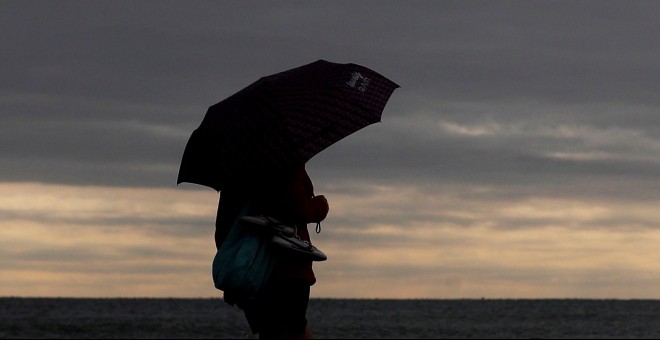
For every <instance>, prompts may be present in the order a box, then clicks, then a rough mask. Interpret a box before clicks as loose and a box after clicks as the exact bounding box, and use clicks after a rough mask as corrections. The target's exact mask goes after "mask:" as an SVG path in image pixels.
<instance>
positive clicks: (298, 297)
mask: <svg viewBox="0 0 660 340" xmlns="http://www.w3.org/2000/svg"><path fill="white" fill-rule="evenodd" d="M309 291H310V287H309V284H308V283H305V282H300V283H287V284H283V283H278V284H274V283H269V284H268V285H267V286H266V287H265V288H264V292H263V295H261V296H260V298H259V299H258V300H257V301H255V302H253V303H251V304H250V306H246V308H243V311H244V312H245V317H246V318H247V321H248V324H249V325H250V328H251V330H252V332H253V333H254V334H257V333H262V334H264V333H268V334H277V333H289V334H301V333H303V332H304V331H305V328H306V327H307V305H308V303H309Z"/></svg>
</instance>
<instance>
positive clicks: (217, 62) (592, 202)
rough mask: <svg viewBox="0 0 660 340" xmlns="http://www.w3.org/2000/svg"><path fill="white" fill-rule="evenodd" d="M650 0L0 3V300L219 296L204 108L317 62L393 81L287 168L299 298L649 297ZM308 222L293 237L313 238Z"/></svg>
mask: <svg viewBox="0 0 660 340" xmlns="http://www.w3.org/2000/svg"><path fill="white" fill-rule="evenodd" d="M659 12H660V3H659V2H656V1H635V2H627V1H625V2H624V1H467V2H466V1H405V2H404V1H358V2H354V1H313V2H308V1H279V2H263V1H220V2H218V1H158V2H148V1H93V2H89V1H7V0H1V1H0V44H1V45H2V48H1V49H0V65H2V66H1V67H0V79H2V81H0V156H1V157H0V296H69V297H220V296H221V292H219V291H217V290H216V289H215V288H214V287H213V283H212V278H211V274H210V271H211V261H212V259H213V256H214V254H215V246H214V243H213V232H214V220H215V213H216V208H217V202H218V193H217V192H216V191H214V190H213V189H210V188H206V187H202V186H198V185H193V184H185V183H184V184H181V185H178V186H177V185H176V178H177V174H178V167H179V163H180V161H181V156H182V154H183V150H184V147H185V144H186V141H187V139H188V137H189V136H190V134H191V133H192V131H193V130H194V129H195V128H196V127H197V126H198V125H199V124H200V123H201V120H202V118H203V117H204V114H205V112H206V110H207V108H208V107H209V106H211V105H213V104H215V103H217V102H219V101H221V100H222V99H224V98H226V97H228V96H230V95H231V94H233V93H235V92H236V91H238V90H240V89H241V88H243V87H245V86H246V85H248V84H250V83H252V82H253V81H255V80H256V79H258V78H259V77H262V76H266V75H270V74H274V73H277V72H280V71H283V70H287V69H290V68H293V67H297V66H300V65H303V64H307V63H310V62H313V61H315V60H318V59H325V60H329V61H333V62H338V63H357V64H360V65H364V66H367V67H369V68H371V69H373V70H375V71H377V72H379V73H381V74H383V75H384V76H386V77H388V78H389V79H391V80H392V81H394V82H396V83H397V84H399V85H400V86H401V88H399V89H397V90H396V91H395V92H394V93H393V95H392V97H391V99H390V101H389V102H388V104H387V106H386V107H385V110H384V112H383V117H382V122H381V123H377V124H374V125H371V126H369V127H366V128H364V129H362V130H360V131H358V132H357V133H355V134H353V135H351V136H349V137H347V138H346V139H344V140H342V141H340V142H338V143H337V144H335V145H333V146H331V147H330V148H329V149H327V150H325V151H323V152H321V153H320V154H318V155H317V156H315V157H314V158H312V159H311V160H310V161H309V162H308V163H307V170H308V173H309V174H310V177H311V178H312V180H313V182H314V186H315V192H316V194H324V195H325V196H326V197H327V199H328V201H329V204H330V214H329V216H328V218H327V219H326V220H325V221H324V223H323V231H322V232H321V233H320V234H315V233H313V235H312V241H313V243H314V244H315V245H316V246H317V247H318V248H319V249H321V250H322V251H323V252H325V254H326V255H327V256H328V260H327V261H325V262H320V263H315V265H314V270H315V273H316V276H317V278H318V282H317V283H316V284H315V285H314V286H313V287H312V297H313V298H314V297H318V298H322V297H336V298H434V299H435V298H438V299H445V298H482V297H484V298H616V299H640V298H650V299H658V298H660V288H658V287H660V267H659V266H658V263H660V247H658V246H657V245H658V244H659V243H660V222H659V221H660V209H659V208H660V157H659V155H660V118H659V117H660V116H659V115H658V111H659V110H658V109H659V108H660V96H658V93H660V81H658V80H659V76H660V44H659V43H658V39H657V37H658V36H660V21H658V20H657V13H659ZM310 229H313V228H310Z"/></svg>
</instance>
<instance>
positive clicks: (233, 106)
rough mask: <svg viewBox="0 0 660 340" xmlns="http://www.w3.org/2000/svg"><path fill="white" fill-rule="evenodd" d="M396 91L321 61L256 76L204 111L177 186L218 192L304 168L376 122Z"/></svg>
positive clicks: (361, 72) (366, 72)
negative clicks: (245, 179) (243, 180)
mask: <svg viewBox="0 0 660 340" xmlns="http://www.w3.org/2000/svg"><path fill="white" fill-rule="evenodd" d="M398 87H399V86H398V85H397V84H395V83H394V82H392V81H390V80H389V79H387V78H385V77H383V76H382V75H380V74H378V73H376V72H375V71H372V70H370V69H368V68H366V67H364V66H360V65H356V64H338V63H332V62H328V61H325V60H318V61H316V62H313V63H310V64H307V65H303V66H300V67H297V68H294V69H291V70H288V71H284V72H280V73H277V74H274V75H271V76H267V77H263V78H261V79H259V80H257V81H256V82H254V83H252V84H251V85H249V86H248V87H246V88H244V89H242V90H241V91H239V92H237V93H236V94H234V95H232V96H230V97H229V98H227V99H225V100H223V101H221V102H219V103H217V104H215V105H213V106H211V107H209V109H208V111H207V112H206V115H205V117H204V120H203V121H202V123H201V125H200V126H199V127H198V128H197V129H196V130H195V131H194V132H193V133H192V135H191V136H190V139H189V140H188V143H187V145H186V149H185V151H184V154H183V158H182V160H181V165H180V168H179V177H178V180H177V183H181V182H189V183H195V184H201V185H204V186H208V187H211V188H214V189H216V190H218V191H219V190H222V188H223V186H224V185H225V184H226V183H227V182H229V181H232V180H236V179H237V178H240V177H241V176H244V175H245V174H255V175H258V174H259V173H260V172H262V171H263V172H264V173H265V172H268V171H270V170H276V169H282V168H285V167H287V166H291V165H294V164H297V163H304V162H307V161H308V160H309V159H310V158H312V157H313V156H314V155H316V154H318V153H319V152H320V151H322V150H324V149H326V148H327V147H329V146H330V145H332V144H334V143H336V142H337V141H339V140H341V139H342V138H344V137H346V136H348V135H350V134H352V133H353V132H355V131H357V130H359V129H361V128H363V127H365V126H368V125H370V124H373V123H376V122H380V120H381V115H382V112H383V109H384V107H385V104H386V103H387V101H388V100H389V98H390V96H391V95H392V92H393V91H394V90H395V89H396V88H398Z"/></svg>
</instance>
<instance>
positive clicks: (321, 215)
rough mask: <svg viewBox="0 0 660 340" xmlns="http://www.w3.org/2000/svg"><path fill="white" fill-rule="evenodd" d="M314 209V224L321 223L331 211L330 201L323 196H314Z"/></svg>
mask: <svg viewBox="0 0 660 340" xmlns="http://www.w3.org/2000/svg"><path fill="white" fill-rule="evenodd" d="M312 209H313V211H314V222H321V221H323V220H324V219H325V218H326V217H327V216H328V212H329V211H330V206H329V205H328V200H327V199H326V198H325V196H323V195H318V196H314V197H313V198H312Z"/></svg>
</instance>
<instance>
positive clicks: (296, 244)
mask: <svg viewBox="0 0 660 340" xmlns="http://www.w3.org/2000/svg"><path fill="white" fill-rule="evenodd" d="M271 242H272V243H273V244H275V245H277V246H279V247H282V248H285V249H287V250H293V251H295V252H297V253H300V254H302V255H305V256H308V257H310V258H311V259H312V261H325V260H327V259H328V257H327V256H325V254H323V252H322V251H320V250H318V249H317V248H316V247H314V246H313V245H312V244H311V243H310V242H309V241H305V240H303V239H300V238H299V237H298V235H297V234H295V233H294V234H293V235H290V234H284V233H278V234H276V235H274V236H273V238H272V239H271Z"/></svg>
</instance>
